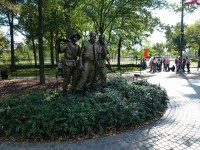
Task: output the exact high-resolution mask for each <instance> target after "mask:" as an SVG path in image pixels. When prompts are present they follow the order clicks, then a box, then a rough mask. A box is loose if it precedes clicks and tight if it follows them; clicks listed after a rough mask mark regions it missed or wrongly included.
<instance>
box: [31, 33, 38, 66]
mask: <svg viewBox="0 0 200 150" xmlns="http://www.w3.org/2000/svg"><path fill="white" fill-rule="evenodd" d="M31 41H32V45H33V55H34V61H35V67H36V66H37V55H36V49H35V42H34V37H31Z"/></svg>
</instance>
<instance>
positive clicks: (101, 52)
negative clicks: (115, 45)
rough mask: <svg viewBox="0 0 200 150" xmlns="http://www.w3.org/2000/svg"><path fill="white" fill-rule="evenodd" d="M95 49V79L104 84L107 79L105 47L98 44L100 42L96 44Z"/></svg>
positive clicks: (106, 52)
mask: <svg viewBox="0 0 200 150" xmlns="http://www.w3.org/2000/svg"><path fill="white" fill-rule="evenodd" d="M95 49H96V52H97V58H96V60H97V65H96V67H97V69H96V70H97V73H96V74H97V76H96V79H97V80H99V81H100V82H101V83H102V84H105V83H106V78H107V75H106V74H107V69H106V59H107V54H108V50H107V45H106V44H104V45H102V44H100V42H99V41H98V42H96V44H95Z"/></svg>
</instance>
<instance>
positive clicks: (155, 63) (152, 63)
mask: <svg viewBox="0 0 200 150" xmlns="http://www.w3.org/2000/svg"><path fill="white" fill-rule="evenodd" d="M162 66H163V67H162ZM149 67H150V72H152V73H154V72H156V71H158V72H160V71H170V70H171V71H174V70H175V68H174V67H173V66H172V67H170V60H169V59H168V58H164V59H161V58H156V57H152V58H151V59H150V60H149Z"/></svg>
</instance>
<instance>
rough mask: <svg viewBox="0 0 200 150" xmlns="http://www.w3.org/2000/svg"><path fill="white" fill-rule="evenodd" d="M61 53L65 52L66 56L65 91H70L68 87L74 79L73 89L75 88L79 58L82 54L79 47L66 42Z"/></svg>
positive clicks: (64, 67)
mask: <svg viewBox="0 0 200 150" xmlns="http://www.w3.org/2000/svg"><path fill="white" fill-rule="evenodd" d="M61 52H64V56H63V58H62V64H63V75H64V80H63V91H66V90H67V89H68V85H69V83H70V81H71V78H72V88H73V87H75V82H74V80H77V79H76V78H77V77H76V69H77V58H78V56H79V53H80V47H79V46H78V45H73V44H72V43H71V42H66V43H65V44H64V45H63V46H62V47H61Z"/></svg>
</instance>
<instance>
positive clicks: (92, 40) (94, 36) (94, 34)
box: [89, 32, 96, 43]
mask: <svg viewBox="0 0 200 150" xmlns="http://www.w3.org/2000/svg"><path fill="white" fill-rule="evenodd" d="M89 41H90V42H91V43H94V42H95V41H96V33H95V32H91V33H90V40H89Z"/></svg>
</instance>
